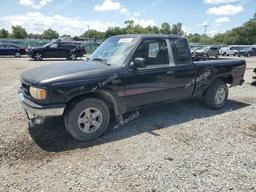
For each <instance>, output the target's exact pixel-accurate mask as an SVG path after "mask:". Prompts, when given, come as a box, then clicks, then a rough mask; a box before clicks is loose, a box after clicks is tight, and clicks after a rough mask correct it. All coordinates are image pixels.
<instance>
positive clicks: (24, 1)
mask: <svg viewBox="0 0 256 192" xmlns="http://www.w3.org/2000/svg"><path fill="white" fill-rule="evenodd" d="M51 1H52V0H41V1H40V2H39V3H38V4H36V3H35V2H34V1H33V0H19V4H20V5H23V6H27V7H32V8H34V9H41V8H43V7H45V6H47V5H48V4H49V3H50V2H51Z"/></svg>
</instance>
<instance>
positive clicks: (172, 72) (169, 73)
mask: <svg viewBox="0 0 256 192" xmlns="http://www.w3.org/2000/svg"><path fill="white" fill-rule="evenodd" d="M174 73H175V71H174V70H171V71H167V72H166V74H167V75H173V74H174Z"/></svg>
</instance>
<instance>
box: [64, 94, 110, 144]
mask: <svg viewBox="0 0 256 192" xmlns="http://www.w3.org/2000/svg"><path fill="white" fill-rule="evenodd" d="M96 113H97V114H96ZM93 114H95V116H96V117H93ZM64 122H65V127H66V130H67V132H68V133H69V134H70V135H71V137H73V138H74V139H76V140H78V141H91V140H94V139H96V138H98V137H100V136H102V135H103V134H104V132H105V131H106V130H107V128H108V125H109V122H110V111H109V108H108V106H107V105H106V104H105V103H104V102H103V101H102V100H99V99H93V98H88V99H84V100H79V101H76V102H74V103H72V104H71V105H70V107H69V108H68V109H67V111H66V112H65V116H64ZM95 125H97V126H95Z"/></svg>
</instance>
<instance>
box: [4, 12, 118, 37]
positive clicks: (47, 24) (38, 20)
mask: <svg viewBox="0 0 256 192" xmlns="http://www.w3.org/2000/svg"><path fill="white" fill-rule="evenodd" d="M12 25H21V26H22V27H24V28H26V30H27V32H28V33H42V32H43V31H44V30H46V29H48V28H52V29H54V30H57V31H58V32H59V33H60V34H61V35H63V34H69V35H72V36H75V35H81V34H82V33H84V32H85V31H86V30H87V27H88V25H89V26H90V29H96V30H99V31H105V30H106V29H107V28H108V27H114V26H117V24H116V23H113V22H102V21H99V20H95V21H87V20H82V19H80V18H70V17H64V16H60V15H53V16H47V15H44V14H42V13H40V12H29V13H27V14H25V15H9V16H4V17H1V18H0V28H6V29H7V30H9V31H10V30H11V26H12Z"/></svg>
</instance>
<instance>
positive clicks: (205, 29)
mask: <svg viewBox="0 0 256 192" xmlns="http://www.w3.org/2000/svg"><path fill="white" fill-rule="evenodd" d="M209 26H210V25H208V24H203V27H204V34H205V35H206V32H207V28H208V27H209Z"/></svg>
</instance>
